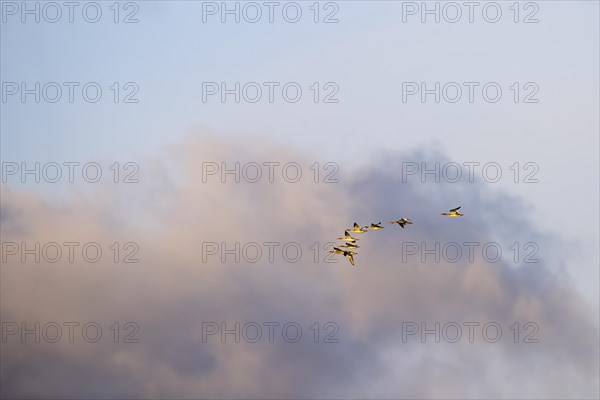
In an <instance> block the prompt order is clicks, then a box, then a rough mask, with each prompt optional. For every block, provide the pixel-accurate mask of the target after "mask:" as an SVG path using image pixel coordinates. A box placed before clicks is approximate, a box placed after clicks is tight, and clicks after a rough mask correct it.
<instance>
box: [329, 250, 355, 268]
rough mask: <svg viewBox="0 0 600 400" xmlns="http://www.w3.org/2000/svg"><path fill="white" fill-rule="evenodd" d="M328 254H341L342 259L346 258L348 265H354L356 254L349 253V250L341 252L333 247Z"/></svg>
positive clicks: (353, 252)
mask: <svg viewBox="0 0 600 400" xmlns="http://www.w3.org/2000/svg"><path fill="white" fill-rule="evenodd" d="M329 252H330V253H333V254H342V255H343V256H344V257H348V260H349V261H350V264H352V265H354V257H353V256H354V254H358V253H357V252H355V251H350V250H342V249H340V248H338V247H334V248H333V250H330V251H329Z"/></svg>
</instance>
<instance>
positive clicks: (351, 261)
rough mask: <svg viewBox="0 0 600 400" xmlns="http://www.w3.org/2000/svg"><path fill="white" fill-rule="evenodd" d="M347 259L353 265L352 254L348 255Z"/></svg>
mask: <svg viewBox="0 0 600 400" xmlns="http://www.w3.org/2000/svg"><path fill="white" fill-rule="evenodd" d="M348 260H350V264H352V265H354V257H352V254H350V255H349V256H348Z"/></svg>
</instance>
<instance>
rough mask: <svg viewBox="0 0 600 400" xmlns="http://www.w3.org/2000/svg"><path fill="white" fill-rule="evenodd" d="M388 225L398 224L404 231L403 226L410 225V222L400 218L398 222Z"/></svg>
mask: <svg viewBox="0 0 600 400" xmlns="http://www.w3.org/2000/svg"><path fill="white" fill-rule="evenodd" d="M390 224H398V225H399V226H400V227H401V228H402V229H404V225H407V224H408V225H410V224H412V222H410V220H409V219H406V218H400V219H399V220H398V221H391V222H390Z"/></svg>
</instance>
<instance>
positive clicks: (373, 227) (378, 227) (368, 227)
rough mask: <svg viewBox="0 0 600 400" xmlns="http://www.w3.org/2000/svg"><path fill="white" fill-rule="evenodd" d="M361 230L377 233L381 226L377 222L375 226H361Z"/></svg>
mask: <svg viewBox="0 0 600 400" xmlns="http://www.w3.org/2000/svg"><path fill="white" fill-rule="evenodd" d="M363 229H371V230H372V231H378V230H380V229H383V226H381V222H378V223H376V224H371V225H366V226H363Z"/></svg>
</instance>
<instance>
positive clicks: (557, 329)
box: [0, 136, 599, 398]
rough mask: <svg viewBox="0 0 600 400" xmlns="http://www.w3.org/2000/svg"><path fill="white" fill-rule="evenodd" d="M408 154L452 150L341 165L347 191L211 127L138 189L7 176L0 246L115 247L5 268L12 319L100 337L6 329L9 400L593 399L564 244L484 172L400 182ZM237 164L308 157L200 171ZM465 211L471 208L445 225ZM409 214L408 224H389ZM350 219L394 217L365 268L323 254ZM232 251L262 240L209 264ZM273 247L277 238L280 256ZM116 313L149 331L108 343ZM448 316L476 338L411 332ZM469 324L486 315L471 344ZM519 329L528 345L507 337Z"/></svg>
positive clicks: (145, 171)
mask: <svg viewBox="0 0 600 400" xmlns="http://www.w3.org/2000/svg"><path fill="white" fill-rule="evenodd" d="M406 160H411V161H414V160H418V161H428V160H433V161H440V162H444V161H447V160H446V159H445V157H444V156H443V154H441V153H440V152H438V151H433V150H432V151H428V150H421V151H414V152H404V153H397V154H396V153H393V152H388V153H386V155H385V157H384V159H383V160H379V162H378V163H377V164H376V163H374V162H371V163H368V162H367V163H363V164H361V165H360V166H351V165H340V166H339V172H338V173H337V175H336V177H337V178H338V179H339V183H323V182H322V180H323V177H324V175H325V173H326V171H325V170H324V169H322V170H321V173H322V175H321V176H319V180H320V182H319V183H315V182H314V181H313V178H314V176H313V171H312V170H310V169H309V167H310V166H311V165H313V164H314V162H315V161H318V162H320V167H321V168H322V166H323V164H324V163H326V162H328V161H335V160H314V159H311V158H310V154H301V153H299V152H296V151H294V150H291V149H290V148H289V147H286V146H284V145H283V144H281V143H271V142H269V143H265V142H264V140H263V139H261V138H254V139H236V140H225V139H219V138H217V137H216V136H198V137H192V138H189V139H187V140H186V142H185V143H183V144H182V145H180V146H178V147H176V148H171V149H169V150H167V151H166V153H165V154H164V155H163V157H162V158H160V159H153V160H148V161H147V162H144V163H142V162H140V183H138V184H131V185H123V184H118V185H115V184H112V183H111V184H109V183H103V184H95V185H87V186H86V187H85V188H81V187H79V186H76V187H77V190H74V189H70V188H69V187H68V186H66V185H65V186H66V187H64V186H63V187H61V188H60V189H61V190H64V191H65V193H66V194H65V195H64V196H63V197H64V199H63V200H61V201H49V200H47V199H45V198H44V197H43V196H41V195H39V194H35V193H34V192H31V191H25V190H22V189H19V188H18V187H15V186H9V185H4V186H3V190H2V202H1V209H0V210H1V221H2V230H1V233H2V242H3V243H5V242H15V243H21V242H26V243H34V242H36V241H37V242H40V243H48V242H58V243H63V242H69V241H79V242H81V243H86V242H97V243H99V244H100V245H101V247H102V248H103V250H104V251H105V253H104V254H103V257H102V259H101V261H99V262H97V263H90V262H85V261H84V260H81V259H78V260H76V262H74V263H70V262H68V261H67V260H65V259H64V258H63V259H61V260H60V261H59V262H57V263H48V262H44V260H41V262H40V263H36V262H33V258H32V257H29V258H28V259H27V262H21V260H20V258H19V257H18V256H10V257H8V258H7V260H6V262H4V260H3V264H2V270H1V274H2V280H1V289H2V302H1V306H0V310H1V313H2V322H3V323H7V322H16V323H18V324H20V323H21V322H25V323H27V326H28V327H33V326H34V324H35V322H36V321H37V322H40V323H41V325H42V326H43V325H44V324H46V323H48V322H52V321H55V322H58V323H59V324H61V323H63V322H68V321H77V322H80V323H81V325H83V324H85V323H87V322H97V323H98V324H99V325H100V326H101V327H102V329H103V332H104V333H103V338H102V340H100V341H99V342H97V343H88V342H87V341H85V340H81V338H80V337H79V336H77V337H76V338H75V339H76V340H74V342H73V343H70V342H68V341H67V340H66V338H63V339H62V340H60V341H58V342H57V343H48V342H47V341H45V340H41V341H40V343H33V339H32V338H33V336H31V335H30V336H28V337H27V340H26V341H25V343H21V340H20V336H19V334H15V335H10V336H7V337H6V341H5V342H3V343H2V359H1V375H2V397H5V398H32V397H42V398H43V397H71V398H111V397H118V398H124V397H127V398H165V397H169V398H206V397H210V398H219V397H226V398H356V397H360V398H363V397H379V398H404V397H408V398H415V397H418V398H436V397H445V398H448V397H461V398H499V397H504V398H511V397H519V398H524V397H543V398H566V397H571V398H572V397H577V398H594V397H597V396H598V390H599V383H598V373H599V367H598V353H599V344H598V323H597V317H596V316H595V313H594V307H593V306H591V305H589V304H587V303H586V302H585V301H584V299H583V298H582V296H581V295H580V294H579V293H578V292H577V291H576V290H575V289H574V288H573V287H572V285H571V284H570V283H569V279H568V274H567V273H566V272H565V270H568V268H569V267H570V266H569V264H568V258H567V257H566V256H564V254H565V253H564V251H563V247H565V244H564V242H563V241H562V240H561V238H558V237H550V236H548V235H546V234H544V233H543V232H540V231H538V230H537V229H536V228H535V225H534V224H533V223H531V222H530V221H528V220H527V214H528V207H530V206H529V205H527V204H526V203H525V202H523V201H522V200H520V199H518V198H513V197H509V196H506V195H503V194H501V192H499V191H498V190H493V188H492V187H491V186H492V185H490V184H488V183H485V182H480V181H479V182H476V183H464V182H462V183H456V184H450V183H440V184H423V183H420V182H417V181H409V182H402V179H401V169H402V165H401V163H402V162H403V161H406ZM236 161H237V162H240V163H241V165H247V164H248V163H251V162H256V163H258V164H261V165H262V163H264V162H279V163H280V165H284V164H286V163H289V162H297V163H298V164H299V165H300V166H301V168H302V173H303V176H302V179H300V180H299V181H298V182H297V183H290V182H287V181H286V180H285V179H283V178H282V177H281V175H278V173H279V171H281V170H280V169H276V174H275V175H274V182H273V183H270V182H268V179H267V176H266V175H263V177H262V179H261V180H260V181H259V182H257V183H250V182H247V181H245V180H244V179H241V182H240V183H234V182H233V181H232V179H233V178H232V175H229V176H228V177H227V178H228V182H226V183H222V182H221V179H220V175H219V174H216V175H208V176H207V175H206V174H204V175H203V163H216V165H220V163H221V162H226V163H228V165H230V166H231V165H233V164H234V163H235V162H236ZM206 165H207V164H204V166H205V167H206ZM211 165H214V164H211ZM204 172H206V169H204ZM263 173H266V169H263ZM290 173H291V172H290ZM292 175H293V174H292ZM253 176H254V175H253ZM288 178H289V176H288ZM203 180H204V181H206V182H203ZM65 199H66V200H65ZM458 205H462V206H463V208H462V210H464V212H465V214H466V215H465V217H463V218H461V219H456V220H455V219H446V218H442V217H438V216H437V214H439V213H440V212H444V211H447V210H448V209H449V208H451V207H455V206H458ZM508 210H510V213H506V212H505V211H508ZM499 214H501V215H502V217H500V216H499ZM401 216H408V217H410V218H412V219H413V220H414V221H415V223H414V225H411V226H410V227H408V228H407V229H400V228H399V227H398V226H393V225H388V224H387V221H392V220H395V219H398V218H400V217H401ZM507 216H508V217H507ZM354 221H357V222H359V223H360V224H361V225H366V224H369V223H371V222H379V221H382V222H384V223H385V229H384V230H382V231H378V232H368V233H366V234H363V235H361V236H358V237H359V238H360V241H359V244H360V245H361V248H360V249H359V250H358V252H359V254H358V255H357V256H356V265H357V266H356V267H352V266H351V265H350V264H349V263H348V262H347V260H345V259H343V258H341V257H340V258H339V262H338V263H327V262H323V260H324V258H325V256H326V255H327V252H326V250H325V248H324V246H326V244H327V242H330V241H332V240H334V239H335V238H336V237H338V236H340V235H342V234H343V229H344V228H346V227H349V226H351V225H352V223H353V222H354ZM115 242H117V243H120V244H123V243H127V242H135V243H136V244H137V245H138V246H139V251H138V252H137V253H136V257H137V258H138V259H139V260H140V261H139V263H132V264H127V263H122V262H118V263H115V262H114V260H113V259H112V257H113V253H112V252H111V251H110V250H109V246H111V244H113V243H115ZM223 242H225V243H227V245H228V246H229V248H233V246H234V245H235V243H236V242H239V243H240V246H244V244H248V243H256V244H257V245H258V246H259V247H260V248H261V249H262V251H263V253H262V257H261V259H260V260H258V261H257V262H255V263H252V262H248V261H247V260H245V259H244V258H243V257H241V260H240V262H235V260H234V255H227V256H226V260H225V262H221V256H222V254H220V253H217V254H210V255H207V251H206V250H207V249H211V250H214V248H213V247H210V246H212V244H217V245H220V244H221V243H223ZM266 242H279V243H280V245H279V246H278V247H276V248H275V251H274V262H269V260H268V258H267V256H268V255H267V250H266V247H265V246H264V245H263V244H264V243H266ZM408 242H414V243H417V244H420V243H427V245H429V246H434V244H435V242H440V243H449V242H455V243H459V244H461V243H463V242H480V243H487V242H497V243H501V244H505V247H508V246H510V245H511V244H512V243H514V242H518V243H520V244H523V243H526V242H535V243H536V244H537V245H538V246H539V252H538V254H537V258H538V259H539V262H538V263H534V264H527V263H523V262H521V261H522V260H519V262H514V261H513V260H512V259H511V257H512V253H510V254H509V255H508V256H507V257H503V258H502V259H501V260H500V261H498V262H495V263H491V262H488V261H486V260H485V259H484V258H483V257H482V253H481V252H480V251H479V252H475V253H474V254H475V259H474V261H473V262H470V261H469V260H467V259H466V258H465V257H462V258H461V259H460V260H459V261H458V262H454V263H451V262H445V261H443V260H442V261H440V262H435V261H432V259H431V258H429V259H427V260H426V262H422V260H421V257H420V255H418V254H417V255H413V256H410V257H406V259H403V257H405V256H406V254H403V249H405V247H403V246H406V243H408ZM207 243H209V245H208V246H209V247H207ZM286 243H295V244H297V245H298V246H299V247H300V248H301V249H302V256H301V258H300V260H299V261H297V262H290V261H286V259H285V258H284V257H283V255H282V253H281V249H282V247H283V245H284V244H286ZM315 243H317V247H318V248H319V253H318V260H317V261H318V262H315V260H314V257H315V254H314V252H315V251H316V250H314V249H316V248H315V247H312V249H313V250H311V246H313V245H314V244H315ZM253 248H254V249H255V248H256V247H253ZM4 250H5V248H4V247H3V251H4ZM121 251H122V253H121V256H122V255H123V252H126V250H123V249H122V250H121ZM292 253H293V251H290V253H289V254H292ZM251 254H254V253H251ZM4 255H5V254H4ZM336 257H337V256H336ZM203 258H205V261H206V262H204V261H203ZM333 259H334V260H335V259H337V258H335V257H334V258H333ZM521 259H522V257H521ZM115 321H119V322H120V323H121V325H123V324H124V323H126V322H128V321H133V322H135V323H136V324H137V326H138V327H139V332H137V333H136V335H135V337H136V338H137V339H139V342H138V343H122V340H121V342H120V343H113V340H112V339H113V336H112V335H113V332H112V331H111V330H109V326H111V324H113V323H114V322H115ZM221 322H225V323H226V324H227V325H226V327H228V328H229V329H232V328H233V327H234V324H235V322H240V323H241V324H242V325H244V324H245V323H249V322H256V323H258V324H259V325H262V324H263V323H265V322H266V323H268V322H275V323H279V324H280V325H278V329H276V330H275V332H276V335H275V340H274V341H273V343H270V342H269V341H268V340H267V337H266V336H267V329H266V328H264V325H262V326H263V337H262V338H261V340H259V341H258V342H257V343H248V342H245V341H244V340H241V341H240V343H236V342H235V341H234V340H233V337H234V336H233V335H229V336H227V337H226V339H228V340H226V342H225V343H222V342H221V340H220V338H219V334H215V335H210V336H209V337H205V338H204V339H207V340H206V341H205V342H204V341H203V334H206V326H207V325H206V323H215V324H217V325H219V326H220V323H221ZM288 322H295V323H297V324H298V325H299V326H301V328H302V330H303V331H302V338H301V340H299V341H298V342H296V343H290V342H288V341H286V340H283V339H282V337H281V331H280V328H281V327H282V326H283V325H284V324H286V323H288ZM315 322H319V332H320V338H319V343H314V340H313V339H314V337H313V331H312V330H311V329H310V327H311V326H314V325H313V324H314V323H315ZM327 322H334V323H335V326H337V327H338V330H337V331H336V332H335V335H334V337H335V339H337V340H338V342H337V343H324V342H323V337H324V336H325V335H327V334H328V333H331V332H332V329H333V328H332V329H329V330H325V329H324V326H325V324H326V323H327ZM436 322H439V323H440V324H441V325H442V326H444V325H445V324H447V323H449V322H456V323H458V324H459V325H461V326H462V327H463V337H462V338H461V339H460V340H459V341H457V342H456V343H450V342H448V341H447V340H441V341H440V342H439V343H436V342H435V341H434V335H429V336H426V341H425V343H422V342H421V340H420V332H419V333H417V334H415V335H411V336H410V337H408V338H407V340H406V341H403V331H404V333H406V331H405V330H406V327H407V326H409V325H410V326H415V325H416V326H419V327H420V325H421V323H425V324H426V327H427V328H428V329H432V328H433V327H434V326H435V323H436ZM464 322H476V323H479V324H480V325H479V327H478V328H477V332H478V333H477V335H478V336H476V338H475V340H474V342H473V343H470V342H469V340H468V338H467V336H468V335H467V331H468V330H467V328H465V326H464V325H462V324H463V323H464ZM489 322H495V323H497V324H498V325H499V326H501V328H502V330H503V332H502V339H501V340H499V341H498V342H496V343H489V342H487V341H485V340H482V339H481V334H480V329H481V326H482V325H484V324H486V323H489ZM515 322H519V324H520V325H519V330H520V335H521V336H520V338H519V343H515V342H514V340H513V331H511V330H510V328H509V327H510V326H511V325H512V324H514V323H515ZM527 322H534V323H535V324H536V325H537V326H538V327H539V331H538V332H537V333H536V334H535V338H537V339H538V342H537V343H523V336H524V335H526V334H527V333H528V331H526V330H524V329H523V325H524V324H526V323H527ZM203 323H204V325H203ZM411 324H415V325H411ZM5 326H6V325H5ZM125 333H126V332H125V331H124V330H122V327H121V334H125ZM63 334H64V335H66V329H65V330H64V332H63ZM42 339H43V338H42Z"/></svg>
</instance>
